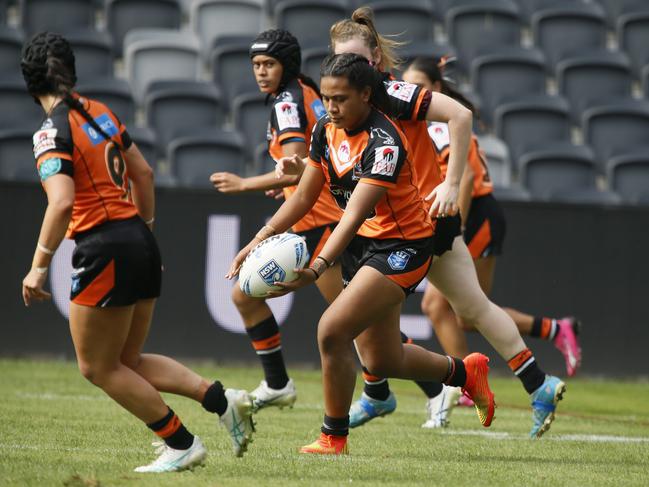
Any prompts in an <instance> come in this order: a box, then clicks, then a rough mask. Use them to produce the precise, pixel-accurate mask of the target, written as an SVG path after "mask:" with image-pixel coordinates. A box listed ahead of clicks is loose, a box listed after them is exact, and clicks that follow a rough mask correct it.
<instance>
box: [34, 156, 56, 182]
mask: <svg viewBox="0 0 649 487" xmlns="http://www.w3.org/2000/svg"><path fill="white" fill-rule="evenodd" d="M60 171H61V159H59V158H58V157H53V158H51V159H47V160H45V161H43V162H42V163H41V165H40V166H39V167H38V175H39V176H40V177H41V181H45V180H46V179H47V178H49V177H50V176H54V175H55V174H57V173H58V172H60Z"/></svg>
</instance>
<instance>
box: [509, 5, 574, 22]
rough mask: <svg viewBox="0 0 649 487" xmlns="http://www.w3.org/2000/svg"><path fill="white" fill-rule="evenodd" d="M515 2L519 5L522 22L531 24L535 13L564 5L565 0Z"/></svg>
mask: <svg viewBox="0 0 649 487" xmlns="http://www.w3.org/2000/svg"><path fill="white" fill-rule="evenodd" d="M515 2H516V4H517V5H518V9H519V11H520V16H521V20H523V21H524V22H525V23H527V24H529V23H530V22H531V20H532V15H533V14H534V13H535V12H537V11H539V10H543V9H546V8H549V7H554V6H555V5H557V4H562V3H564V2H565V0H515Z"/></svg>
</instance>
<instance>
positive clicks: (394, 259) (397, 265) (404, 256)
mask: <svg viewBox="0 0 649 487" xmlns="http://www.w3.org/2000/svg"><path fill="white" fill-rule="evenodd" d="M409 260H410V254H409V253H408V252H406V251H404V250H396V251H394V252H392V253H391V254H390V255H389V256H388V265H389V266H390V269H392V270H393V271H402V270H404V269H405V268H406V266H407V265H408V261H409Z"/></svg>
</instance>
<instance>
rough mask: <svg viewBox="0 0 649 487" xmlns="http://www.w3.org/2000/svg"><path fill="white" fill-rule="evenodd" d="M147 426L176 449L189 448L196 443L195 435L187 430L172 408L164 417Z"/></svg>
mask: <svg viewBox="0 0 649 487" xmlns="http://www.w3.org/2000/svg"><path fill="white" fill-rule="evenodd" d="M147 426H148V427H149V428H150V429H152V430H153V431H154V432H155V434H156V435H158V436H159V437H160V438H162V439H163V440H164V442H165V443H166V444H167V446H169V447H170V448H173V449H174V450H187V449H188V448H189V447H190V446H192V444H193V443H194V435H192V434H191V433H190V432H189V431H187V428H185V426H184V425H183V424H182V422H181V421H180V419H179V418H178V416H176V414H175V413H174V412H173V411H172V410H171V408H169V412H168V413H167V414H166V415H165V417H164V418H162V419H160V420H158V421H156V422H154V423H150V424H147Z"/></svg>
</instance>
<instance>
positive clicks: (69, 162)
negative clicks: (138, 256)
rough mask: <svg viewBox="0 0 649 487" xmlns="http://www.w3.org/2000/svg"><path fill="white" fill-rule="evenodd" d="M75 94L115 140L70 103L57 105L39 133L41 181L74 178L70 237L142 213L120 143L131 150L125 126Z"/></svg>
mask: <svg viewBox="0 0 649 487" xmlns="http://www.w3.org/2000/svg"><path fill="white" fill-rule="evenodd" d="M75 96H76V97H77V98H78V99H79V100H80V102H81V103H82V104H83V106H84V108H85V109H86V111H87V112H88V113H89V114H90V115H91V116H92V117H93V119H94V121H95V122H96V123H97V125H99V126H100V127H101V128H102V130H103V131H104V132H105V133H106V134H107V135H109V136H110V137H111V140H105V139H104V137H103V136H102V135H101V134H100V133H98V132H97V131H96V130H95V129H94V128H92V126H91V125H90V123H88V121H87V120H86V119H85V118H84V117H83V116H82V115H81V114H80V113H79V112H77V111H76V110H72V109H70V108H69V107H68V106H67V105H66V104H65V103H59V104H58V105H57V106H56V107H54V109H53V110H52V113H51V114H50V115H49V117H48V118H47V119H46V120H45V121H44V122H43V124H42V126H41V128H40V129H39V130H38V131H37V132H36V133H35V134H34V157H35V158H36V165H37V168H38V173H39V175H40V178H41V181H45V180H46V179H47V178H48V177H50V176H53V175H54V174H59V173H61V174H67V175H68V176H70V177H71V178H73V179H74V191H75V195H74V206H73V209H72V219H71V221H70V225H69V227H68V231H67V234H66V237H68V238H73V237H74V236H75V235H76V234H77V233H80V232H85V231H87V230H89V229H91V228H93V227H95V226H97V225H100V224H101V223H104V222H107V221H112V220H124V219H127V218H131V217H133V216H135V215H137V209H136V208H135V206H134V205H133V203H132V201H131V198H130V190H129V182H128V174H127V171H126V164H125V163H124V157H123V154H122V153H121V151H120V149H119V147H118V145H117V144H116V143H115V142H116V141H117V142H118V143H119V144H120V145H121V146H122V147H123V148H124V149H127V148H128V147H130V145H131V143H132V142H131V138H130V137H129V135H128V132H126V128H125V127H124V126H123V125H122V124H121V122H120V121H119V119H118V118H117V117H116V116H115V115H114V114H113V112H111V111H110V110H109V109H108V107H106V105H104V104H102V103H100V102H98V101H95V100H89V99H87V98H79V97H78V95H75Z"/></svg>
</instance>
